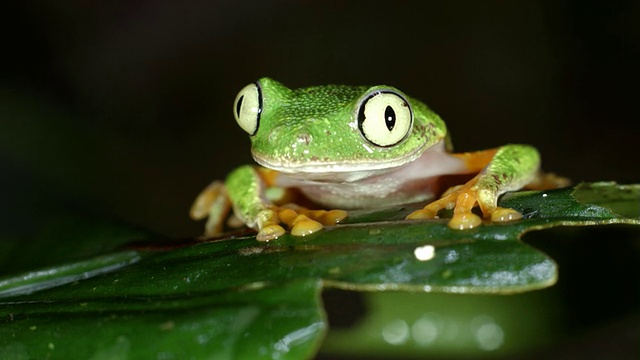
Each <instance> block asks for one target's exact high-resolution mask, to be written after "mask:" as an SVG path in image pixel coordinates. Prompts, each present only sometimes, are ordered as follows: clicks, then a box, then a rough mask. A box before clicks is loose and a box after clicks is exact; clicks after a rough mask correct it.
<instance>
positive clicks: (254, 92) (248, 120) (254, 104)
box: [233, 83, 262, 135]
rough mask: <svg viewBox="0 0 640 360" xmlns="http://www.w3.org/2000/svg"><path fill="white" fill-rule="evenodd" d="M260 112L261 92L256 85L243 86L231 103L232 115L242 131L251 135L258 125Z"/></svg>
mask: <svg viewBox="0 0 640 360" xmlns="http://www.w3.org/2000/svg"><path fill="white" fill-rule="evenodd" d="M261 112H262V92H261V91H260V86H258V84H257V83H253V84H249V85H247V86H245V87H244V88H243V89H242V90H240V92H239V93H238V96H236V101H235V102H234V103H233V115H234V116H235V118H236V121H237V122H238V125H240V127H241V128H242V130H244V131H246V132H248V133H249V135H253V134H255V133H256V131H258V126H259V125H260V113H261Z"/></svg>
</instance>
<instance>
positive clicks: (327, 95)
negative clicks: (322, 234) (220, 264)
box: [225, 78, 540, 230]
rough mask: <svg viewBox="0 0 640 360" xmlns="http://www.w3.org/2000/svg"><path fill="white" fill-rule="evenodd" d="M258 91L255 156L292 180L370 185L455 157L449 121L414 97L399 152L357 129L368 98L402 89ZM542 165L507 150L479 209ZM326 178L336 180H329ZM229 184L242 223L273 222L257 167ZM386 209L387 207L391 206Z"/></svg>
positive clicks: (487, 177) (265, 87) (487, 179)
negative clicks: (429, 157) (432, 157)
mask: <svg viewBox="0 0 640 360" xmlns="http://www.w3.org/2000/svg"><path fill="white" fill-rule="evenodd" d="M258 84H259V87H260V90H261V93H262V97H263V99H262V112H261V114H260V122H259V126H258V129H257V131H256V132H255V134H253V135H252V136H251V143H252V149H251V150H252V154H253V156H254V158H255V159H256V161H257V162H258V163H259V164H261V165H263V166H265V167H267V168H271V169H273V170H276V171H278V172H281V173H286V174H287V176H293V177H299V178H300V179H303V180H304V181H306V180H317V179H321V180H320V181H321V182H327V181H328V182H331V181H334V182H335V183H336V184H339V183H340V182H343V183H344V182H348V181H351V180H345V178H341V177H340V176H334V174H345V173H346V174H356V175H357V174H360V173H366V174H368V175H366V176H363V177H362V178H366V177H367V176H369V174H374V173H375V174H379V173H380V171H383V172H384V171H385V170H386V169H394V171H395V170H396V169H401V168H402V167H404V166H409V164H411V163H412V162H413V161H415V160H416V159H418V158H419V157H420V156H421V155H422V154H423V153H425V151H427V150H428V149H430V148H432V147H434V146H435V145H436V144H442V143H446V144H447V146H446V148H447V150H450V149H449V148H450V147H449V146H448V144H449V141H448V137H447V130H446V126H445V124H444V122H443V121H442V120H441V119H440V117H439V116H438V115H436V114H435V113H433V112H432V111H431V110H430V109H429V108H428V107H427V106H426V105H425V104H423V103H422V102H420V101H418V100H416V99H413V98H410V97H408V96H405V98H406V99H407V101H408V102H409V103H410V106H411V108H412V109H413V113H414V122H413V127H412V129H411V132H410V133H409V135H408V137H407V138H406V139H404V140H403V141H401V142H400V143H399V144H397V145H394V146H388V147H379V146H374V145H372V144H371V143H370V142H368V141H367V140H366V139H365V138H364V137H363V135H362V134H361V133H360V130H359V129H358V125H357V107H358V105H359V103H360V101H361V100H362V98H363V96H365V95H366V94H368V93H370V91H371V90H374V89H378V88H380V89H382V88H384V89H393V90H395V91H397V92H398V93H400V94H402V93H401V92H400V91H399V90H397V89H394V88H391V87H388V86H384V87H383V86H377V87H371V88H370V87H363V86H343V85H327V86H316V87H309V88H303V89H296V90H291V89H289V88H287V87H285V86H284V85H282V84H280V83H278V82H276V81H274V80H271V79H268V78H263V79H260V80H259V81H258ZM539 163H540V158H539V155H538V152H537V151H536V149H535V148H533V147H530V146H527V145H506V146H503V147H501V148H500V149H499V150H498V152H497V154H496V155H495V157H494V158H493V159H492V161H491V163H490V164H489V165H487V167H486V168H485V169H484V170H483V171H482V172H481V175H480V176H479V178H478V182H477V183H476V184H475V186H474V188H475V189H477V190H478V201H479V203H480V205H481V206H483V208H486V209H493V208H495V207H496V202H497V198H498V196H499V195H500V194H502V193H504V192H506V191H512V190H516V189H519V188H521V187H522V186H524V185H525V184H526V183H528V182H529V181H531V180H532V179H533V178H534V176H535V175H536V173H537V171H538V168H539ZM429 166H438V164H430V165H429ZM376 171H377V172H378V173H376ZM325 173H329V174H331V176H329V177H327V178H323V177H322V175H323V174H325ZM457 173H465V172H464V171H458V172H457ZM355 178H356V179H357V178H358V177H357V176H356V177H355ZM332 179H333V180H332ZM354 181H358V180H354ZM225 185H226V189H227V195H228V197H229V199H230V200H231V203H232V205H233V208H234V211H235V214H236V216H237V217H238V218H239V219H240V220H241V221H243V222H244V223H245V224H247V225H248V226H250V227H252V228H255V229H258V230H260V229H262V228H263V224H264V223H265V222H269V221H272V220H273V211H272V210H271V207H270V202H269V201H268V200H267V199H266V196H265V191H264V190H265V189H264V184H263V183H262V180H261V178H260V177H259V176H258V173H257V171H256V170H255V168H254V167H252V166H241V167H239V168H237V169H236V170H234V171H233V172H231V173H230V174H229V176H228V177H227V179H226V182H225ZM365 186H366V185H365ZM379 204H380V205H381V206H382V205H385V200H384V199H381V200H380V202H379Z"/></svg>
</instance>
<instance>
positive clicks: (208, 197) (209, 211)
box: [189, 181, 231, 237]
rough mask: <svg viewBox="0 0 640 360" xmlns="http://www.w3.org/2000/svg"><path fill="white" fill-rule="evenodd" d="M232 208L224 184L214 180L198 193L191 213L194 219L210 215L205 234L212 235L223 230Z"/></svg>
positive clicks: (206, 235)
mask: <svg viewBox="0 0 640 360" xmlns="http://www.w3.org/2000/svg"><path fill="white" fill-rule="evenodd" d="M230 208H231V202H230V201H229V197H228V196H227V192H226V189H225V186H224V184H223V183H222V182H221V181H214V182H212V183H211V184H209V186H207V187H206V188H205V189H204V190H202V192H201V193H200V194H199V195H198V197H197V198H196V200H195V201H194V202H193V205H192V206H191V209H190V211H189V215H190V216H191V218H192V219H194V220H202V219H204V218H206V217H208V220H207V224H206V225H205V231H204V236H205V237H210V236H214V235H218V234H220V233H221V232H222V228H223V224H224V219H225V217H226V216H227V213H228V212H229V209H230Z"/></svg>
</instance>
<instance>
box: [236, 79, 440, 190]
mask: <svg viewBox="0 0 640 360" xmlns="http://www.w3.org/2000/svg"><path fill="white" fill-rule="evenodd" d="M233 110H234V115H235V118H236V121H237V122H238V124H239V125H240V127H241V128H242V129H243V130H245V131H246V132H247V133H249V135H250V136H251V143H252V148H251V152H252V154H253V157H254V159H255V160H256V161H257V162H258V163H259V164H260V165H262V166H264V167H267V168H270V169H274V170H277V171H280V172H283V173H287V174H291V175H292V176H294V175H295V176H300V177H304V178H318V179H320V178H324V177H326V175H327V174H336V173H350V174H353V173H359V174H362V175H363V176H364V174H370V173H378V172H381V171H386V170H390V169H394V168H396V167H399V166H402V165H404V164H406V163H408V162H411V161H413V160H415V159H417V158H418V157H419V156H420V155H421V154H422V153H423V152H424V150H426V149H427V148H429V147H431V146H432V145H434V144H436V143H438V142H440V141H441V140H442V139H443V138H444V136H445V133H446V129H445V126H444V122H443V121H442V120H441V119H440V118H439V117H438V116H437V115H436V114H435V113H433V112H431V110H429V109H428V108H427V106H426V105H424V104H423V103H421V102H419V101H417V100H414V99H411V98H409V97H407V96H406V95H404V94H403V93H402V92H400V91H399V90H398V89H396V88H393V87H390V86H374V87H364V86H342V85H327V86H316V87H308V88H303V89H295V90H292V89H289V88H287V87H285V86H284V85H282V84H280V83H278V82H277V81H274V80H271V79H269V78H263V79H260V80H259V81H257V82H255V83H253V84H249V85H247V86H246V87H245V88H243V89H242V90H241V91H240V93H239V94H238V96H237V97H236V100H235V104H234V108H233Z"/></svg>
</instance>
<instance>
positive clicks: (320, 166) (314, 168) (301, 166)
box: [252, 141, 444, 174]
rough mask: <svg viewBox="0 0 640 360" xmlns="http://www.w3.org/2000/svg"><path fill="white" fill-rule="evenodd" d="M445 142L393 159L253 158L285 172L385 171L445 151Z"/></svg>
mask: <svg viewBox="0 0 640 360" xmlns="http://www.w3.org/2000/svg"><path fill="white" fill-rule="evenodd" d="M443 150H444V142H443V141H440V142H438V143H436V144H435V145H434V144H428V143H425V144H424V145H423V146H421V147H419V148H417V149H415V150H414V151H412V152H410V153H409V154H405V155H403V156H402V157H397V158H391V159H373V160H372V159H364V160H361V161H357V160H355V161H354V160H349V161H344V160H343V161H297V162H296V161H288V160H286V159H275V158H269V157H266V156H263V155H261V154H258V153H255V152H252V155H253V159H254V160H255V161H256V162H257V163H258V164H260V165H261V166H264V167H266V168H268V169H272V170H276V171H279V172H281V173H284V174H321V173H334V174H335V173H355V172H363V173H366V172H384V171H392V170H393V169H396V168H399V167H401V166H403V165H406V164H408V163H411V162H413V161H415V160H416V159H418V158H420V156H422V154H423V153H424V152H425V151H443Z"/></svg>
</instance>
